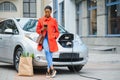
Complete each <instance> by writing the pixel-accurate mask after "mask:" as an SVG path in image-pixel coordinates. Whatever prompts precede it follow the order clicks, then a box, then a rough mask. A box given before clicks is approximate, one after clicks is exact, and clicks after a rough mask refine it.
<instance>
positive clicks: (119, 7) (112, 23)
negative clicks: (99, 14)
mask: <svg viewBox="0 0 120 80" xmlns="http://www.w3.org/2000/svg"><path fill="white" fill-rule="evenodd" d="M106 6H107V14H108V15H107V16H108V17H107V19H108V29H107V30H108V31H107V32H108V34H120V0H107V4H106Z"/></svg>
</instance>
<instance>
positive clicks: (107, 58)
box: [88, 52, 120, 63]
mask: <svg viewBox="0 0 120 80" xmlns="http://www.w3.org/2000/svg"><path fill="white" fill-rule="evenodd" d="M88 61H89V62H119V63H120V54H119V53H107V52H104V53H103V52H102V53H100V52H98V53H93V52H92V53H91V52H90V53H89V60H88Z"/></svg>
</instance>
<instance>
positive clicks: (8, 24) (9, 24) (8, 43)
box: [2, 20, 17, 60]
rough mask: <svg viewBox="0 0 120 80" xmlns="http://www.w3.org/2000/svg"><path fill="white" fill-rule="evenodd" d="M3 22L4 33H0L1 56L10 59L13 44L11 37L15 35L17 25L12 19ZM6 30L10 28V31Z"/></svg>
mask: <svg viewBox="0 0 120 80" xmlns="http://www.w3.org/2000/svg"><path fill="white" fill-rule="evenodd" d="M4 24H5V29H4V34H3V35H2V40H3V43H4V44H3V47H4V48H3V52H4V55H3V57H4V58H6V60H12V57H13V51H11V50H13V46H14V42H13V38H14V35H16V34H15V33H14V32H15V30H16V31H17V27H16V25H15V22H14V21H13V20H6V21H5V22H4ZM7 30H11V31H7Z"/></svg>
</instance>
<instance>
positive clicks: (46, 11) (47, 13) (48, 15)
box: [45, 9, 51, 18]
mask: <svg viewBox="0 0 120 80" xmlns="http://www.w3.org/2000/svg"><path fill="white" fill-rule="evenodd" d="M50 15H51V10H50V9H45V17H47V18H49V17H50Z"/></svg>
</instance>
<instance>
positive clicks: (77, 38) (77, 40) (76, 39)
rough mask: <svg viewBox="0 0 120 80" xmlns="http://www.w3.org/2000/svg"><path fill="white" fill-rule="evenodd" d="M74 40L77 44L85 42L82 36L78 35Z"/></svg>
mask: <svg viewBox="0 0 120 80" xmlns="http://www.w3.org/2000/svg"><path fill="white" fill-rule="evenodd" d="M74 42H75V44H80V45H82V44H83V42H82V40H81V39H80V37H79V36H78V35H76V36H75V39H74Z"/></svg>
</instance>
